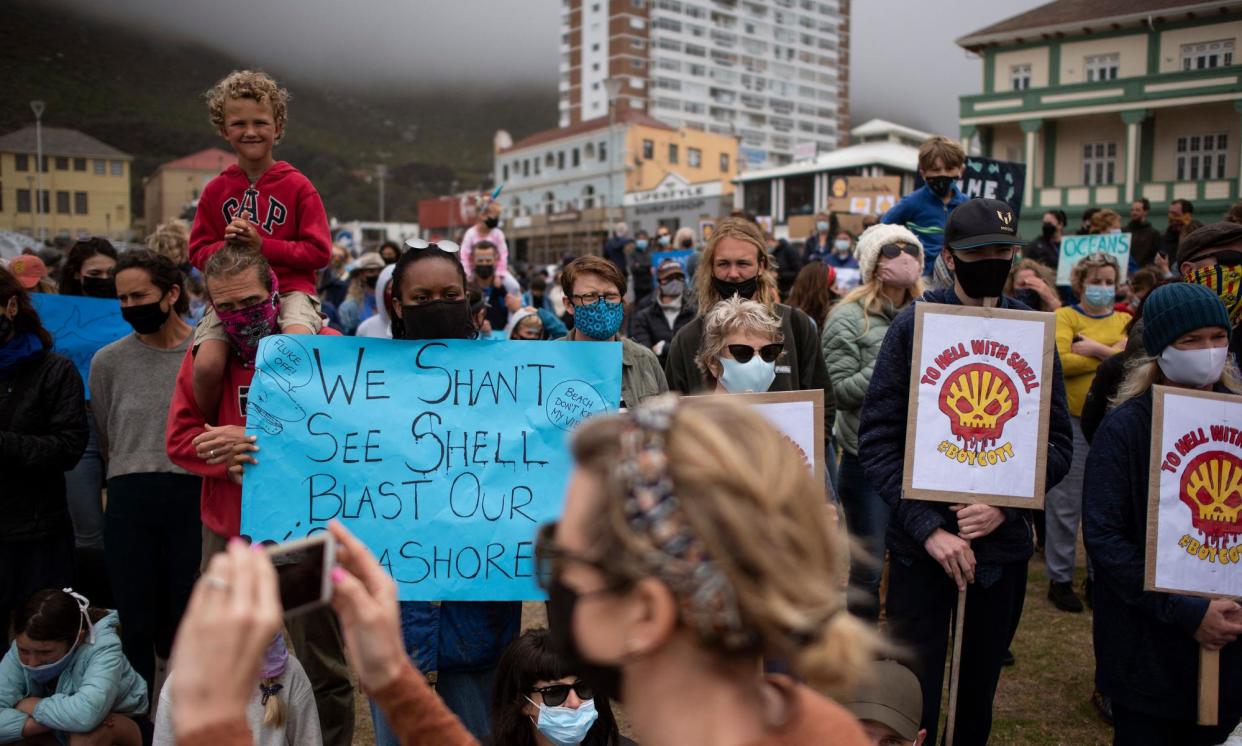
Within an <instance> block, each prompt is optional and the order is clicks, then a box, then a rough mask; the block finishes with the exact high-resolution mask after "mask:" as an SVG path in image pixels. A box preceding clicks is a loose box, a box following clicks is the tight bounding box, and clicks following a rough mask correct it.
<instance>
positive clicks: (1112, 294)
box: [1082, 285, 1117, 308]
mask: <svg viewBox="0 0 1242 746" xmlns="http://www.w3.org/2000/svg"><path fill="white" fill-rule="evenodd" d="M1082 299H1083V300H1084V301H1086V303H1087V305H1088V306H1095V307H1096V308H1105V307H1107V306H1111V305H1113V303H1114V302H1116V300H1117V288H1116V287H1115V286H1113V285H1088V286H1087V287H1086V288H1085V289H1084V290H1083V293H1082Z"/></svg>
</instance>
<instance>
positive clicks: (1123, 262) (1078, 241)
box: [1057, 233, 1130, 285]
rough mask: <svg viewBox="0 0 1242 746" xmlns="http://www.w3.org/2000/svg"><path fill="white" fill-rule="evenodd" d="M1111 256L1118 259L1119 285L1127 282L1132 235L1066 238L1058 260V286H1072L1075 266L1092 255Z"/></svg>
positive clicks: (1107, 234)
mask: <svg viewBox="0 0 1242 746" xmlns="http://www.w3.org/2000/svg"><path fill="white" fill-rule="evenodd" d="M1097 253H1103V254H1109V255H1111V256H1113V257H1114V258H1116V259H1117V267H1118V270H1119V271H1118V272H1117V284H1118V285H1120V284H1121V283H1123V282H1125V281H1126V270H1127V269H1128V268H1129V266H1130V234H1129V233H1100V234H1096V235H1090V236H1065V237H1064V238H1062V239H1061V255H1060V257H1059V258H1058V259H1057V284H1058V285H1068V284H1070V272H1071V271H1072V270H1073V269H1074V265H1076V264H1078V263H1079V262H1081V261H1082V260H1083V258H1085V257H1088V256H1090V255H1092V254H1097Z"/></svg>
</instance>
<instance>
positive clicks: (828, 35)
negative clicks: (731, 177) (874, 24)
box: [560, 0, 850, 166]
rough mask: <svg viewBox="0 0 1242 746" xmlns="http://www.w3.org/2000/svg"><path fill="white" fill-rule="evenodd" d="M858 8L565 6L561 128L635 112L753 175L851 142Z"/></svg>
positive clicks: (589, 0) (808, 0)
mask: <svg viewBox="0 0 1242 746" xmlns="http://www.w3.org/2000/svg"><path fill="white" fill-rule="evenodd" d="M849 3H850V0H562V2H561V8H562V12H561V45H560V50H561V63H560V125H561V126H562V127H567V126H570V125H573V124H577V123H578V122H581V121H584V120H590V119H595V118H598V117H602V116H607V114H608V110H609V94H610V89H615V93H614V95H615V97H616V105H617V108H618V109H623V108H635V109H638V110H640V111H642V112H644V113H646V114H648V115H650V116H652V117H655V118H656V119H658V120H660V121H663V122H667V123H669V124H672V125H674V126H677V125H684V126H686V127H689V128H693V129H701V130H705V131H708V132H715V133H719V134H728V135H735V136H737V137H738V138H740V141H741V150H740V154H741V157H742V159H743V160H744V161H745V162H746V164H747V165H748V166H761V165H768V166H771V165H780V164H784V163H789V162H790V161H792V160H794V158H795V156H796V157H798V158H805V157H814V155H815V154H816V153H817V152H824V151H827V150H833V149H835V148H838V147H841V146H844V145H847V144H848V142H847V140H848V132H849V127H848V125H849Z"/></svg>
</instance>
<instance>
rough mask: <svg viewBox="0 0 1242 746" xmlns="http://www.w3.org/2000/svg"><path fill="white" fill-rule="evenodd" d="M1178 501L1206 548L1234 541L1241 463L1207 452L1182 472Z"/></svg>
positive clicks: (1240, 505)
mask: <svg viewBox="0 0 1242 746" xmlns="http://www.w3.org/2000/svg"><path fill="white" fill-rule="evenodd" d="M1179 497H1180V498H1181V501H1182V502H1184V503H1186V506H1187V507H1189V508H1190V519H1191V522H1192V523H1193V524H1194V527H1195V528H1196V529H1198V530H1199V531H1201V532H1202V533H1203V536H1204V543H1205V544H1206V545H1207V546H1209V547H1221V546H1224V545H1227V544H1231V543H1233V542H1235V541H1237V540H1238V538H1239V534H1242V524H1239V522H1238V513H1239V512H1240V511H1242V459H1239V458H1238V457H1237V456H1235V455H1233V454H1232V453H1229V452H1226V451H1207V452H1206V453H1201V454H1199V455H1198V456H1196V457H1195V458H1194V460H1193V461H1191V462H1190V463H1189V464H1187V465H1186V468H1185V469H1184V470H1183V471H1182V480H1181V491H1180V493H1179Z"/></svg>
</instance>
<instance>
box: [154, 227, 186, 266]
mask: <svg viewBox="0 0 1242 746" xmlns="http://www.w3.org/2000/svg"><path fill="white" fill-rule="evenodd" d="M146 244H147V248H148V249H150V250H151V251H154V252H155V253H157V254H161V255H163V256H166V257H168V258H169V259H171V260H173V264H183V263H185V261H186V260H187V259H188V250H189V246H190V226H189V225H188V224H187V223H186V222H185V221H184V220H180V219H177V218H173V219H172V220H169V221H168V222H167V223H160V224H159V225H158V226H156V228H155V232H154V233H152V234H151V235H149V236H147V241H146Z"/></svg>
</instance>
